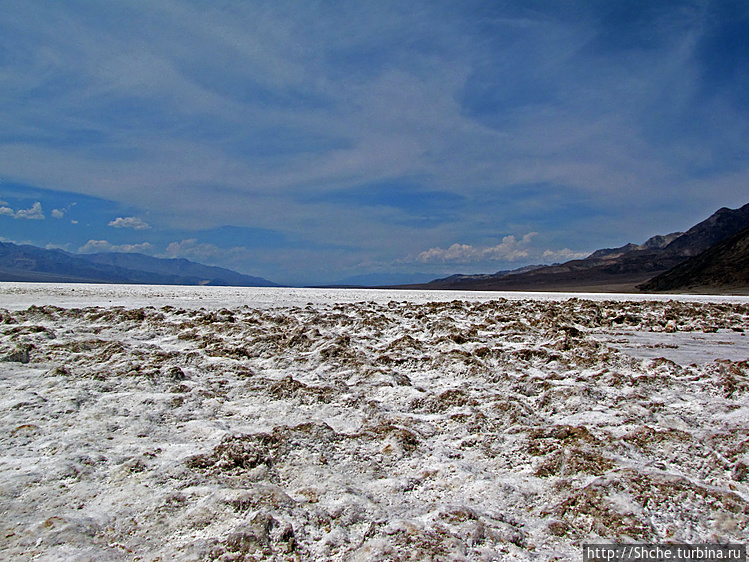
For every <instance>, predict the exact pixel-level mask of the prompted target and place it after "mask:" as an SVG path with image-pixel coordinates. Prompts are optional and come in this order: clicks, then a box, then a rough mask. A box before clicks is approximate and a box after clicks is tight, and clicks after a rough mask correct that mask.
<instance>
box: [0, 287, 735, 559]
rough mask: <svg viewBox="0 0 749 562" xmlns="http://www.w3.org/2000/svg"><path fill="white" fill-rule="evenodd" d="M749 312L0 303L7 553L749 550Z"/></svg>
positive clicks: (498, 554) (285, 300)
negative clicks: (737, 546)
mask: <svg viewBox="0 0 749 562" xmlns="http://www.w3.org/2000/svg"><path fill="white" fill-rule="evenodd" d="M748 300H749V299H747V298H746V297H743V298H742V297H733V298H720V297H707V298H699V297H694V296H681V297H676V298H674V297H658V298H656V299H652V298H648V297H642V296H633V295H621V296H617V295H613V296H612V295H564V294H556V295H552V294H528V295H524V294H517V293H513V294H486V293H468V294H456V293H452V292H449V293H442V292H440V293H428V292H418V293H411V292H390V291H388V292H383V291H365V292H363V291H345V290H343V291H341V290H323V289H319V290H309V289H233V288H212V287H202V288H185V287H139V286H106V285H98V286H92V285H70V286H53V285H47V286H44V285H25V284H2V285H0V308H2V309H4V310H2V312H1V313H0V358H2V357H4V358H5V359H6V360H5V361H4V362H2V363H0V482H2V484H0V511H1V512H2V513H3V515H4V516H3V518H2V521H0V537H2V541H0V552H2V553H3V555H4V556H5V557H6V558H12V559H18V560H157V559H160V560H221V561H229V560H340V561H348V560H508V559H515V560H566V559H579V557H580V544H581V543H582V542H596V541H600V540H617V541H634V540H636V541H643V542H662V541H673V542H717V541H745V540H746V539H747V537H749V429H748V428H749V406H747V396H749V367H747V361H746V359H747V356H746V355H744V352H743V351H742V350H744V349H745V347H742V346H744V345H745V344H743V340H744V339H745V337H744V336H743V335H742V334H743V333H744V332H743V330H746V329H749V325H748V324H749V322H748V320H749V302H748ZM32 305H33V306H32ZM686 346H688V349H686V350H684V349H682V347H686ZM715 350H718V351H715ZM726 350H730V353H724V351H726ZM680 351H681V352H683V353H686V355H679V356H676V355H674V356H672V358H669V353H678V352H680Z"/></svg>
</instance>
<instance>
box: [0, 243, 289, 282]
mask: <svg viewBox="0 0 749 562" xmlns="http://www.w3.org/2000/svg"><path fill="white" fill-rule="evenodd" d="M0 281H38V282H49V283H135V284H149V285H230V286H238V287H277V286H279V285H277V284H276V283H273V282H271V281H268V280H267V279H263V278H262V277H253V276H250V275H242V274H240V273H237V272H235V271H232V270H230V269H224V268H222V267H212V266H207V265H201V264H198V263H195V262H191V261H189V260H186V259H161V258H154V257H151V256H146V255H143V254H135V253H132V254H131V253H127V254H125V253H99V254H71V253H68V252H64V251H62V250H45V249H43V248H37V247H36V246H29V245H17V244H11V243H6V242H0Z"/></svg>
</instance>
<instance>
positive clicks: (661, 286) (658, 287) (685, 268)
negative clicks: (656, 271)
mask: <svg viewBox="0 0 749 562" xmlns="http://www.w3.org/2000/svg"><path fill="white" fill-rule="evenodd" d="M747 287H749V227H747V228H744V229H743V230H741V231H739V232H738V233H737V234H734V235H733V236H730V237H728V238H727V239H726V240H724V241H722V242H719V243H718V244H716V245H715V246H712V247H711V248H709V249H707V250H706V251H704V252H702V253H701V254H699V255H697V256H694V257H692V258H690V259H688V260H687V261H685V262H683V263H680V264H679V265H677V266H676V267H674V268H673V269H670V270H669V271H667V272H666V273H663V274H661V275H658V276H657V277H655V278H654V279H651V280H650V281H648V282H647V283H644V284H643V285H641V286H640V287H639V288H640V289H641V290H643V291H651V292H652V291H674V290H702V291H710V290H711V289H731V288H735V289H740V288H747Z"/></svg>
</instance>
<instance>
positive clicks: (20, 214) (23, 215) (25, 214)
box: [0, 201, 45, 220]
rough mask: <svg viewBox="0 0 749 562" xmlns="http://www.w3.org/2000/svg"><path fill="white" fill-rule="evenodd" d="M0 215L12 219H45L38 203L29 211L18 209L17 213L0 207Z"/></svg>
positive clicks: (8, 208)
mask: <svg viewBox="0 0 749 562" xmlns="http://www.w3.org/2000/svg"><path fill="white" fill-rule="evenodd" d="M0 215H5V216H8V217H13V218H14V219H31V220H43V219H44V218H45V217H44V211H42V204H41V203H40V202H39V201H37V202H36V203H34V204H33V205H32V206H31V208H29V209H19V210H18V211H13V209H11V208H10V207H0Z"/></svg>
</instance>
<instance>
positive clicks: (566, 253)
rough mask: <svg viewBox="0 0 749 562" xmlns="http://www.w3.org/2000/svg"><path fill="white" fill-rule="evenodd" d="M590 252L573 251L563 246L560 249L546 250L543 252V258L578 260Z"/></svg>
mask: <svg viewBox="0 0 749 562" xmlns="http://www.w3.org/2000/svg"><path fill="white" fill-rule="evenodd" d="M589 255H590V252H575V251H573V250H570V249H569V248H563V249H561V250H546V251H545V252H544V253H543V258H544V260H547V261H548V260H554V261H569V260H580V259H583V258H585V257H588V256H589Z"/></svg>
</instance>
